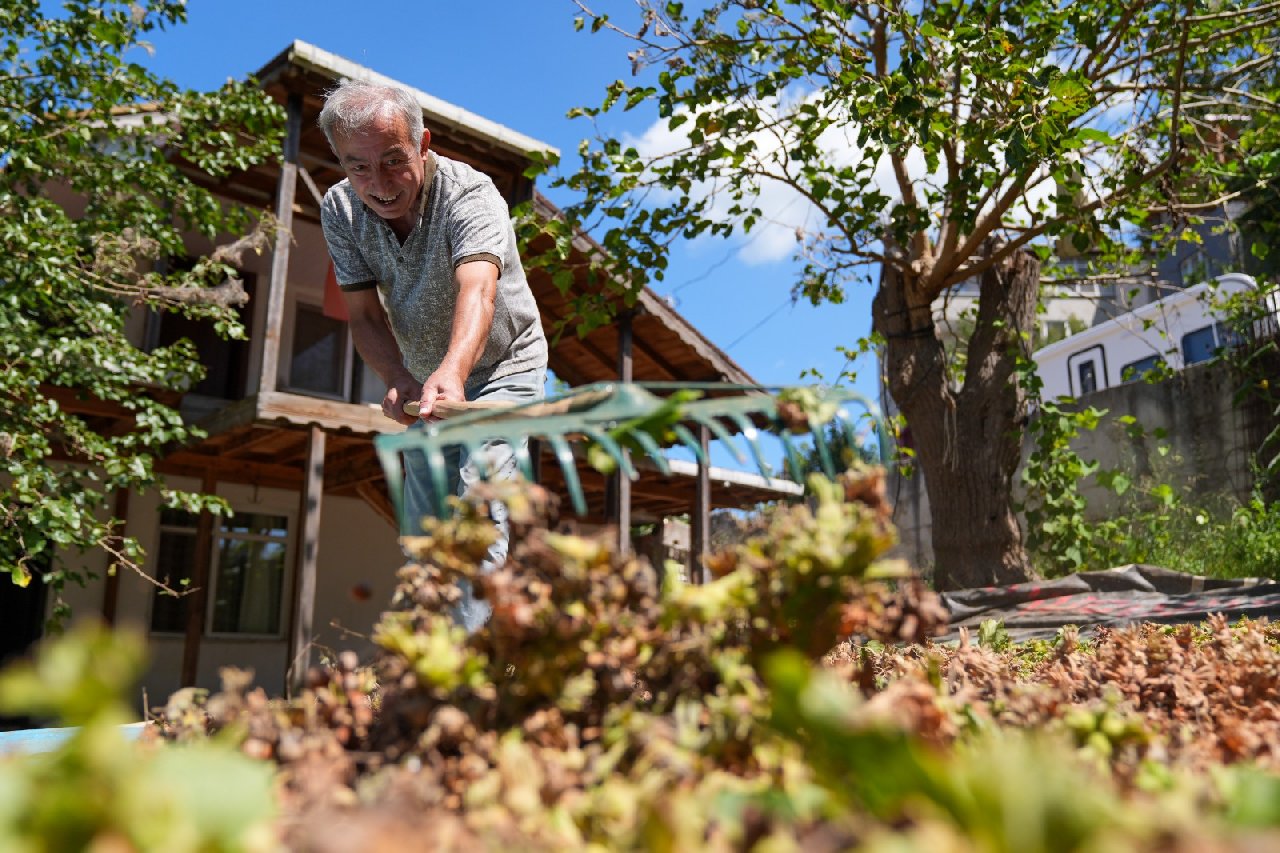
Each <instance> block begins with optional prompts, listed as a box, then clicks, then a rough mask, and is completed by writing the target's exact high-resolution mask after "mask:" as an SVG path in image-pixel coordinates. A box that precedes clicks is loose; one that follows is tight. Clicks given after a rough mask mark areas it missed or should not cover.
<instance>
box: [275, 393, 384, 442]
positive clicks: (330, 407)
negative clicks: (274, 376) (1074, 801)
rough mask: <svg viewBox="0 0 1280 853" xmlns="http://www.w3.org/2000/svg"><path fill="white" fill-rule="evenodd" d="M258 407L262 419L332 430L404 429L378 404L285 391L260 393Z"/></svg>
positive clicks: (366, 431) (371, 430)
mask: <svg viewBox="0 0 1280 853" xmlns="http://www.w3.org/2000/svg"><path fill="white" fill-rule="evenodd" d="M257 408H258V417H259V418H260V419H262V420H266V421H271V420H282V421H285V422H287V423H292V424H297V425H299V426H311V425H312V424H315V425H317V426H321V427H324V428H325V429H326V430H330V431H337V430H351V431H353V432H358V433H366V434H367V433H384V432H401V431H403V430H404V427H403V426H402V425H401V424H398V423H396V422H395V421H393V420H391V419H390V418H388V417H386V416H385V415H383V414H382V410H381V409H380V408H379V407H378V406H370V405H366V404H363V403H360V404H357V403H340V402H337V401H336V400H321V399H318V398H316V397H307V396H305V395H302V394H290V393H288V392H286V391H264V392H262V393H260V394H259V395H258V405H257Z"/></svg>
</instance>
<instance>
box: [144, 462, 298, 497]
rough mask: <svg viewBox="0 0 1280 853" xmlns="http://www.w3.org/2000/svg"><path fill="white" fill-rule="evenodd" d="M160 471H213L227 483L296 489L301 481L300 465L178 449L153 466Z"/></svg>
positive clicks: (199, 474)
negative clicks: (256, 460)
mask: <svg viewBox="0 0 1280 853" xmlns="http://www.w3.org/2000/svg"><path fill="white" fill-rule="evenodd" d="M156 467H157V468H158V469H159V470H160V472H161V473H163V474H167V475H170V476H178V477H203V476H205V475H212V476H215V477H217V479H219V480H223V481H226V482H229V483H243V484H246V485H251V486H253V485H256V486H267V487H269V488H281V489H291V490H292V489H297V488H300V487H301V485H302V468H301V466H296V467H295V466H290V465H273V464H271V463H267V462H253V461H250V460H241V459H230V458H227V457H225V456H209V455H205V454H200V453H180V454H176V455H174V456H171V457H168V458H166V459H164V460H162V461H161V462H160V463H158V464H157V466H156Z"/></svg>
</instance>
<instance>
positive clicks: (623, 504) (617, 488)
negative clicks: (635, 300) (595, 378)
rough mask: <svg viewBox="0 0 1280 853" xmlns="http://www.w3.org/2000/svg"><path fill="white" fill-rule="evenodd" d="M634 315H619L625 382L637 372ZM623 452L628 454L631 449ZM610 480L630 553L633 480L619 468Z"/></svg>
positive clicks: (623, 548) (621, 539) (622, 540)
mask: <svg viewBox="0 0 1280 853" xmlns="http://www.w3.org/2000/svg"><path fill="white" fill-rule="evenodd" d="M634 316H635V315H634V314H633V312H631V311H624V312H622V313H621V314H619V315H618V378H619V379H621V380H622V381H623V382H631V381H632V379H633V375H634V372H635V371H634V359H633V357H632V346H633V343H634V337H633V335H632V333H631V320H632V318H633V317H634ZM622 452H623V453H624V454H626V453H628V452H629V451H626V450H624V451H622ZM610 482H611V483H612V486H613V491H614V493H615V500H616V503H617V507H616V509H617V515H616V518H615V521H616V523H617V525H618V553H619V554H629V553H631V480H630V479H629V478H628V477H627V476H626V475H625V474H623V473H622V470H621V468H619V469H618V470H617V471H615V472H614V474H613V476H612V478H611V481H610Z"/></svg>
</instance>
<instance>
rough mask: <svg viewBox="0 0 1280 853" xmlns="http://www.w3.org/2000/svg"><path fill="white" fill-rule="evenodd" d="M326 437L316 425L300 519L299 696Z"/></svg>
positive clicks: (293, 658)
mask: <svg viewBox="0 0 1280 853" xmlns="http://www.w3.org/2000/svg"><path fill="white" fill-rule="evenodd" d="M324 445H325V433H324V430H323V429H321V428H320V427H318V426H315V425H312V427H311V434H310V435H309V436H308V438H307V470H306V473H305V475H304V476H303V479H302V493H301V495H300V496H299V501H300V503H299V508H298V517H299V518H301V519H302V529H301V530H300V531H299V535H298V547H297V552H296V555H295V559H294V570H293V596H292V601H293V608H292V610H293V619H292V621H291V625H292V629H291V631H290V634H289V637H290V640H289V672H290V677H289V687H290V689H291V691H292V693H291V695H294V696H297V695H298V693H299V692H300V691H301V689H302V686H303V685H304V684H305V683H306V677H307V670H308V669H310V668H311V637H312V628H313V625H314V622H315V614H316V567H317V563H318V557H319V554H320V508H321V503H322V501H323V499H324V494H323V493H324Z"/></svg>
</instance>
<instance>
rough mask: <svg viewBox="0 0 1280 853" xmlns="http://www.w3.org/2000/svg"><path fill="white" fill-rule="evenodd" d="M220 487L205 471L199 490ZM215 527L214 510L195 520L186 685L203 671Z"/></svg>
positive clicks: (184, 662) (184, 654)
mask: <svg viewBox="0 0 1280 853" xmlns="http://www.w3.org/2000/svg"><path fill="white" fill-rule="evenodd" d="M217 489H218V481H217V478H216V477H214V475H213V473H212V472H211V471H206V472H205V475H204V481H203V482H202V483H201V484H200V491H201V492H202V493H203V494H206V495H210V494H213V493H215V492H216V491H217ZM213 526H214V517H213V513H211V512H202V513H200V520H199V521H198V522H197V523H196V546H195V548H196V554H195V564H194V565H193V566H192V567H191V586H190V588H189V591H188V593H187V596H186V597H187V625H186V633H185V636H184V637H183V641H182V676H181V682H182V686H183V687H194V686H195V684H196V676H197V674H198V673H199V671H200V641H201V640H202V639H203V638H204V620H205V610H206V609H207V608H208V605H209V578H210V576H211V575H212V571H211V568H212V564H213Z"/></svg>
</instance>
